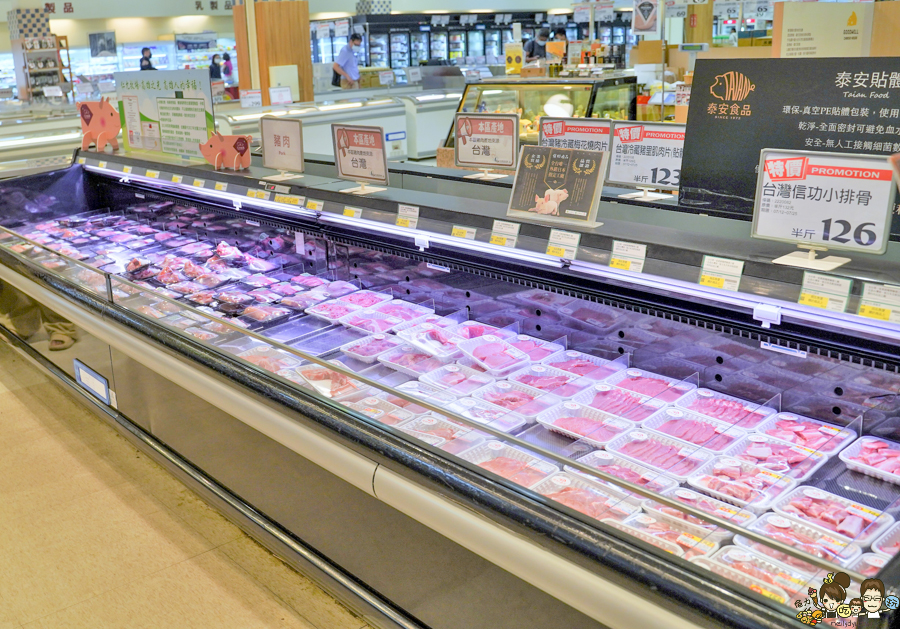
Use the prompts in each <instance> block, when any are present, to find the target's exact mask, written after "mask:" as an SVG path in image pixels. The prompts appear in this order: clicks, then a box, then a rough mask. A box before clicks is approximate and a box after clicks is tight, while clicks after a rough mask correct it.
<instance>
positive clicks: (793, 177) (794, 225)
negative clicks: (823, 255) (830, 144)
mask: <svg viewBox="0 0 900 629" xmlns="http://www.w3.org/2000/svg"><path fill="white" fill-rule="evenodd" d="M894 190H895V184H894V173H893V171H892V170H891V168H890V167H889V166H888V164H887V162H886V161H885V160H883V159H881V158H877V157H867V156H859V155H838V154H834V153H813V152H808V151H780V150H764V151H762V154H761V156H760V160H759V181H758V183H757V191H756V204H755V206H754V211H753V236H754V237H755V238H764V239H767V240H780V241H783V242H791V243H800V244H810V245H820V246H825V247H828V248H829V249H845V250H854V251H864V252H866V253H873V254H882V253H884V252H885V250H886V249H887V243H888V227H889V225H890V223H889V221H890V217H891V210H892V208H893V197H894Z"/></svg>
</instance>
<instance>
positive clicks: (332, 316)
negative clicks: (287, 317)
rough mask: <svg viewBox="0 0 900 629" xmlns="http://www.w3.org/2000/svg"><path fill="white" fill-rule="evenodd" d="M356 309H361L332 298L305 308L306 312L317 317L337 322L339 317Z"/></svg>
mask: <svg viewBox="0 0 900 629" xmlns="http://www.w3.org/2000/svg"><path fill="white" fill-rule="evenodd" d="M357 310H362V308H360V307H359V306H354V305H353V304H348V303H346V302H341V301H337V300H336V299H332V300H331V301H323V302H322V303H319V304H316V305H314V306H310V307H309V308H307V309H306V314H308V315H312V316H313V317H316V318H317V319H322V320H324V321H328V322H329V323H337V322H338V320H339V319H341V317H346V316H347V315H348V314H350V313H351V312H356V311H357Z"/></svg>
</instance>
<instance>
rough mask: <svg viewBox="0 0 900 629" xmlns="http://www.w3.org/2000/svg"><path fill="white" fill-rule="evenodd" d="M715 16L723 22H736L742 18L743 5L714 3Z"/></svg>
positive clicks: (737, 3) (738, 3)
mask: <svg viewBox="0 0 900 629" xmlns="http://www.w3.org/2000/svg"><path fill="white" fill-rule="evenodd" d="M713 16H714V17H719V18H722V19H723V20H736V19H738V18H740V17H741V3H740V2H713ZM666 17H668V16H666Z"/></svg>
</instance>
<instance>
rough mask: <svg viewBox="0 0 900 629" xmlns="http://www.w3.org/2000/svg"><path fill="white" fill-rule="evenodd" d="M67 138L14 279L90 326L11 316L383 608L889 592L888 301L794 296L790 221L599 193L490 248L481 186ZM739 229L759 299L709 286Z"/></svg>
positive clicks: (711, 613)
mask: <svg viewBox="0 0 900 629" xmlns="http://www.w3.org/2000/svg"><path fill="white" fill-rule="evenodd" d="M77 162H78V163H77V164H76V165H74V166H73V167H71V168H68V169H65V170H61V171H58V172H54V173H49V174H43V175H37V176H32V177H27V178H20V179H16V180H11V181H8V182H4V184H3V187H4V197H3V198H4V200H5V202H4V208H3V216H2V224H3V228H2V230H0V286H2V290H3V291H11V292H12V293H13V294H14V295H15V296H16V297H17V298H19V299H21V300H23V301H24V303H32V304H34V307H36V308H41V309H45V310H49V311H52V312H53V313H55V314H56V315H57V316H60V317H63V318H65V319H67V320H69V321H71V322H72V323H73V324H75V325H76V326H77V327H78V328H79V330H80V335H79V340H78V342H76V343H75V345H74V346H73V347H72V348H71V349H70V350H67V351H66V352H49V350H48V348H47V344H46V340H41V339H40V338H39V337H38V336H35V337H32V338H29V339H22V338H19V337H18V336H17V335H16V334H15V330H14V329H10V328H9V327H4V328H3V330H2V332H3V334H4V335H5V336H6V337H7V338H8V339H9V341H10V342H11V343H12V344H13V345H14V346H16V347H17V348H19V349H20V350H21V351H22V352H23V353H25V354H26V355H28V356H29V357H30V358H32V359H33V360H34V361H36V362H38V363H39V364H40V365H42V366H43V367H44V368H46V369H47V370H48V371H50V372H51V373H53V374H54V375H56V376H57V377H58V378H59V380H60V382H61V383H63V384H64V385H66V386H68V387H69V388H70V390H71V391H72V392H73V393H74V394H76V395H79V396H80V397H81V399H82V400H83V401H84V402H85V403H86V404H89V405H91V406H92V407H93V408H94V409H95V410H97V411H98V412H99V413H101V414H102V415H103V416H104V417H105V418H107V419H108V420H109V421H110V423H111V424H112V425H114V426H115V427H117V428H118V429H119V431H120V432H121V433H122V434H123V435H125V436H127V437H128V438H129V439H131V440H132V441H133V442H134V443H136V444H137V445H138V446H139V447H141V448H142V449H143V450H144V451H145V452H148V453H151V455H152V456H153V457H154V458H155V459H157V460H159V461H161V462H163V463H164V464H165V465H166V466H167V467H168V468H170V469H172V470H173V471H174V472H175V473H176V474H177V475H178V476H179V478H181V479H183V480H184V481H185V482H186V483H188V484H189V486H191V487H192V488H195V489H197V490H198V491H200V492H201V493H202V495H203V496H204V497H205V498H207V499H208V500H210V501H211V502H212V503H213V504H216V505H217V506H219V507H220V508H222V509H223V510H224V512H225V513H226V514H227V515H228V516H229V517H230V518H232V519H234V520H236V521H238V522H239V523H241V524H242V525H243V526H245V528H247V529H248V531H249V532H250V533H251V534H252V535H254V536H255V537H257V538H258V539H259V540H260V541H262V542H263V543H264V544H266V545H267V546H268V547H270V548H272V549H273V550H274V551H275V552H277V553H278V554H279V555H280V556H282V557H284V558H286V560H288V561H289V562H291V563H292V564H293V565H296V566H297V567H298V568H300V569H301V570H303V571H305V572H306V573H307V574H309V575H310V576H312V577H313V578H315V579H316V580H318V581H320V582H321V583H323V585H324V586H325V587H327V588H328V589H330V590H331V591H333V592H335V593H336V594H337V595H338V596H339V597H340V598H341V599H342V600H343V601H345V602H346V603H347V604H348V605H350V606H351V608H352V609H354V610H356V611H357V612H358V613H360V614H361V615H363V616H364V617H365V618H366V620H367V621H370V622H372V623H374V624H376V625H377V626H391V627H410V628H412V627H434V628H436V629H442V628H444V627H461V626H465V627H472V628H477V629H480V628H482V627H483V628H485V629H486V628H488V627H491V628H496V627H503V628H506V627H510V628H512V627H517V628H525V629H531V628H535V629H536V628H538V627H541V628H545V627H567V628H581V627H584V628H589V627H590V628H597V629H599V628H600V627H610V628H611V629H620V628H621V629H631V628H633V627H647V626H666V627H678V628H682V627H684V628H688V627H712V626H727V627H741V628H747V629H762V628H775V627H796V626H798V624H797V623H798V622H800V618H801V617H802V616H803V614H804V611H811V610H810V608H809V605H810V601H809V598H808V596H807V589H808V588H809V587H816V588H817V587H821V584H822V583H823V579H825V578H827V576H826V575H827V573H833V572H836V571H843V572H846V573H847V574H848V575H850V576H851V577H852V578H853V580H854V581H856V582H857V583H858V582H860V581H861V580H862V579H863V578H864V576H870V575H877V576H878V578H880V579H882V580H883V582H884V583H885V585H886V587H887V593H888V594H890V595H895V594H896V593H897V584H898V583H900V560H898V559H897V557H896V550H897V547H898V543H897V542H898V538H900V534H898V526H897V525H896V523H895V518H896V517H897V516H898V511H900V484H898V483H900V477H898V476H897V474H896V473H895V471H891V470H890V469H889V468H890V465H887V464H885V461H887V460H892V461H896V460H897V458H896V455H894V454H893V453H894V452H896V451H897V449H898V448H900V443H898V440H900V401H898V391H900V374H898V369H900V361H898V351H897V348H898V342H900V328H898V327H897V325H896V324H892V323H889V322H885V321H880V320H873V319H866V318H862V317H858V316H856V315H853V314H844V313H837V312H831V311H826V310H819V309H816V308H811V307H807V306H802V305H797V304H796V303H795V301H794V300H795V299H796V295H797V293H798V292H799V291H800V285H801V281H802V273H801V271H799V270H795V269H786V268H784V267H780V268H778V269H776V268H773V265H771V264H769V263H765V262H760V261H759V259H760V258H759V254H760V253H767V252H768V248H771V247H774V246H776V245H774V244H772V243H762V244H759V243H748V242H746V241H744V240H741V239H739V238H738V239H735V238H733V237H732V238H731V239H730V240H729V238H727V237H722V236H716V235H714V234H715V233H717V231H720V230H715V228H714V227H711V226H709V225H706V224H705V223H703V221H702V217H694V218H695V219H696V220H690V219H688V218H686V219H685V228H684V229H683V230H681V231H679V230H673V229H668V228H660V227H658V226H641V225H636V224H629V223H627V222H625V221H619V220H616V219H607V220H608V224H607V225H606V226H605V227H604V229H594V230H582V233H581V246H580V248H579V249H578V251H577V252H576V254H575V255H573V256H572V258H571V259H566V260H564V259H560V258H558V257H554V256H550V255H547V254H546V253H545V250H546V245H547V242H548V238H549V233H550V229H551V226H550V225H544V224H540V223H523V224H522V225H521V228H520V231H519V238H518V241H517V242H516V243H515V247H509V246H501V245H497V244H491V243H490V242H489V239H490V236H491V231H492V228H491V224H492V221H493V220H495V219H498V218H505V205H504V204H502V203H498V202H490V201H482V200H479V199H478V197H479V196H480V195H479V194H478V193H477V191H476V192H473V193H472V194H470V198H459V197H457V196H449V195H445V194H439V193H435V192H413V191H410V190H406V189H404V188H402V187H395V188H391V189H389V190H387V191H385V192H383V193H379V194H378V195H377V196H373V197H371V198H360V197H357V196H352V195H348V194H345V193H342V192H341V189H342V188H344V187H346V185H347V183H346V182H337V181H334V180H332V179H329V178H327V177H317V176H312V175H308V176H307V177H305V178H304V179H303V180H301V184H300V185H285V186H283V187H282V186H280V185H279V186H272V185H271V184H266V183H265V182H264V181H263V180H262V177H265V176H266V175H267V174H270V173H272V172H273V171H266V170H264V169H262V168H260V167H258V165H254V166H253V167H252V168H251V170H250V172H248V173H234V174H227V173H217V172H215V171H213V170H212V169H211V168H209V167H206V166H193V167H192V166H188V165H172V164H170V163H166V162H158V161H152V160H149V161H148V160H147V159H145V158H138V157H136V156H128V155H122V156H111V155H96V154H91V153H79V154H78V156H77ZM151 170H152V171H153V172H152V175H148V171H151ZM188 182H191V183H188ZM444 183H446V182H443V183H441V182H436V183H435V184H434V185H435V186H440V185H444ZM457 185H460V186H475V187H477V186H481V185H483V184H475V183H471V182H468V183H464V182H463V180H458V181H457ZM249 191H253V193H254V194H253V195H249V194H247V193H248V192H249ZM12 193H14V195H15V196H14V197H12V196H10V195H11V194H12ZM411 204H412V205H415V206H416V209H417V210H418V212H417V223H416V224H415V225H413V224H411V223H409V222H406V223H405V224H400V223H398V221H397V219H398V218H404V217H406V218H408V217H409V214H405V215H400V214H398V212H399V209H400V206H401V205H403V206H407V207H408V206H409V205H411ZM348 205H352V206H353V207H355V208H359V209H361V210H362V212H361V215H359V216H358V217H348V216H346V215H345V213H344V208H345V207H347V206H348ZM615 205H616V204H612V203H609V202H604V203H602V204H601V208H600V212H601V216H604V217H606V216H608V215H611V214H614V213H615V212H616V211H617V208H616V207H615ZM618 205H621V204H618ZM403 225H406V226H403ZM458 225H465V226H469V227H471V228H472V229H474V230H475V239H474V240H468V239H463V238H456V237H454V236H453V235H452V233H453V228H454V226H458ZM696 226H699V227H696ZM629 230H630V231H629ZM711 230H713V231H711ZM698 236H704V238H705V239H704V240H703V241H697V237H698ZM622 237H628V238H633V239H634V240H635V241H637V242H645V243H648V242H649V243H651V245H652V246H651V247H650V248H649V249H648V254H649V255H648V256H647V258H646V264H645V268H644V272H643V273H633V272H629V271H625V270H620V269H616V268H612V267H610V266H609V260H610V254H611V249H612V245H613V242H612V241H613V238H622ZM698 242H703V243H705V246H704V245H700V246H698ZM757 246H758V247H759V249H757ZM721 247H730V248H731V252H732V253H731V255H733V256H734V255H741V256H743V257H744V259H745V260H746V262H745V264H746V266H745V280H744V282H743V283H742V285H741V287H740V288H741V290H740V291H738V292H732V291H725V290H721V289H716V288H710V287H706V286H701V285H698V284H697V283H696V278H697V276H698V275H699V273H700V270H701V265H702V257H703V254H704V253H705V252H706V251H711V252H714V253H715V252H717V250H718V249H719V248H721ZM894 253H896V252H894ZM879 270H880V272H889V267H884V265H882V266H881V267H879V265H878V264H877V263H875V262H870V263H861V264H860V265H857V266H855V267H853V268H852V269H850V270H849V271H847V272H848V273H853V274H854V275H857V276H858V275H860V274H862V275H863V276H867V275H868V276H871V275H872V274H876V275H877V273H878V272H879ZM776 314H777V315H778V316H777V317H776V316H775V315H776ZM891 600H893V599H891ZM461 602H463V603H464V604H461ZM798 602H799V603H800V605H798V604H797V603H798ZM893 615H894V613H893V612H890V611H888V610H885V612H884V613H882V617H881V619H878V620H874V621H873V619H867V623H868V625H867V626H875V627H888V626H892V625H890V623H891V622H892V621H893V620H894V619H893ZM807 624H809V623H807Z"/></svg>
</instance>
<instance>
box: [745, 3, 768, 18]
mask: <svg viewBox="0 0 900 629" xmlns="http://www.w3.org/2000/svg"><path fill="white" fill-rule="evenodd" d="M748 18H750V19H757V20H773V19H775V9H774V7H773V6H772V2H771V0H744V19H748Z"/></svg>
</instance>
